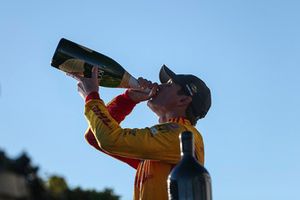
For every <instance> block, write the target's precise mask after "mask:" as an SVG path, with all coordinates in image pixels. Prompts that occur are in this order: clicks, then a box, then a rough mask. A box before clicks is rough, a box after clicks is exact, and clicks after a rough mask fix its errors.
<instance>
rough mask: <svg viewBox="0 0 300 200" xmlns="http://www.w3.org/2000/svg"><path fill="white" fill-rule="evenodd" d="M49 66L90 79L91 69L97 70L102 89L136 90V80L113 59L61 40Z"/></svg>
mask: <svg viewBox="0 0 300 200" xmlns="http://www.w3.org/2000/svg"><path fill="white" fill-rule="evenodd" d="M51 65H52V66H53V67H55V68H57V69H60V70H62V71H64V72H69V73H76V74H79V75H81V76H84V77H91V74H92V68H93V66H96V67H98V68H99V70H98V71H99V74H98V77H99V85H100V86H104V87H119V88H138V82H137V80H136V79H135V78H134V77H133V76H131V75H130V74H129V73H128V72H127V71H126V70H125V69H124V68H123V67H122V66H121V65H120V64H119V63H117V62H116V61H114V60H113V59H111V58H109V57H107V56H105V55H103V54H101V53H98V52H96V51H93V50H91V49H89V48H87V47H84V46H81V45H79V44H76V43H74V42H72V41H70V40H67V39H65V38H62V39H61V40H60V41H59V43H58V45H57V48H56V50H55V52H54V55H53V57H52V61H51Z"/></svg>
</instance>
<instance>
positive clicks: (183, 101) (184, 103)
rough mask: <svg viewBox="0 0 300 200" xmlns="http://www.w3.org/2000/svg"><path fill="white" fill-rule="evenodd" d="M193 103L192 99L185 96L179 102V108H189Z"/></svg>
mask: <svg viewBox="0 0 300 200" xmlns="http://www.w3.org/2000/svg"><path fill="white" fill-rule="evenodd" d="M191 102H192V97H190V96H185V95H183V96H182V97H181V98H180V99H179V102H178V106H180V107H182V106H188V105H189V104H190V103H191Z"/></svg>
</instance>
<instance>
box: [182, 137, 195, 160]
mask: <svg viewBox="0 0 300 200" xmlns="http://www.w3.org/2000/svg"><path fill="white" fill-rule="evenodd" d="M189 134H190V135H189V137H181V157H195V148H194V138H193V135H192V133H191V132H189Z"/></svg>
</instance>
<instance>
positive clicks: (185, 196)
mask: <svg viewBox="0 0 300 200" xmlns="http://www.w3.org/2000/svg"><path fill="white" fill-rule="evenodd" d="M179 137H180V139H181V146H180V147H181V161H180V162H179V163H178V164H177V165H176V166H175V167H174V168H173V170H172V171H171V173H170V175H169V177H168V193H169V200H212V192H211V178H210V175H209V173H208V171H207V170H206V169H205V168H204V167H203V166H202V165H200V164H199V163H198V162H197V160H196V159H195V156H194V138H193V134H192V133H191V132H189V131H185V132H183V133H182V134H181V135H180V136H179Z"/></svg>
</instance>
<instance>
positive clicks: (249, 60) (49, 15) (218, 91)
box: [0, 0, 300, 200]
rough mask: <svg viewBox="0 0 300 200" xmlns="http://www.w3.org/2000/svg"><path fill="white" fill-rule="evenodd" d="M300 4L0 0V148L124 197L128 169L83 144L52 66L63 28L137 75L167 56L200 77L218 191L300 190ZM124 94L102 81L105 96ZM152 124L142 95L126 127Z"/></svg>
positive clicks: (67, 92)
mask: <svg viewBox="0 0 300 200" xmlns="http://www.w3.org/2000/svg"><path fill="white" fill-rule="evenodd" d="M82 2H83V1H82ZM299 10H300V2H299V1H296V0H294V1H293V0H285V1H279V0H272V1H271V0H264V1H259V0H252V1H246V0H228V1H221V0H215V1H201V0H199V1H190V0H188V1H179V0H172V1H171V0H165V1H158V0H152V1H138V0H128V1H116V0H110V1H96V0H95V1H92V0H87V1H84V3H80V2H79V1H54V0H53V1H47V2H46V1H44V2H42V1H33V0H31V1H30V0H29V1H16V0H10V1H2V2H1V6H0V27H1V31H0V58H1V64H0V69H1V71H0V88H1V90H0V92H1V93H0V148H2V149H4V150H5V151H6V152H7V153H8V154H9V155H10V156H17V155H18V154H19V153H20V152H22V151H26V152H28V153H29V154H30V155H31V157H32V158H33V162H34V164H37V165H39V166H40V167H41V175H42V176H44V177H47V176H48V175H51V174H58V175H63V176H64V177H65V178H66V180H67V182H68V183H69V185H71V186H74V187H75V186H78V185H79V186H82V187H84V188H95V189H99V190H101V189H103V188H104V187H112V188H114V189H115V192H116V193H117V194H120V195H121V196H122V197H123V198H122V200H130V199H132V191H133V180H134V170H132V169H131V168H130V167H129V166H127V165H125V164H122V163H119V162H118V161H115V160H113V159H111V158H109V157H107V156H105V155H102V154H100V153H98V152H96V151H95V150H94V149H92V148H91V147H89V146H88V145H87V144H86V142H85V141H84V139H83V133H84V131H85V128H86V126H87V123H86V121H85V119H84V116H83V101H82V100H81V98H80V97H79V95H78V94H77V89H76V82H75V81H74V80H72V79H71V78H69V77H66V76H65V75H64V74H63V73H61V72H59V71H58V70H55V69H54V68H52V67H51V66H50V60H51V57H52V55H53V52H54V50H55V48H56V45H57V43H58V41H59V39H60V38H62V37H65V38H68V39H70V40H73V41H75V42H77V43H80V44H82V45H85V46H87V47H89V48H91V49H94V50H97V51H99V52H101V53H104V54H106V55H108V56H110V57H112V58H114V59H115V60H116V61H118V62H119V63H120V64H121V65H122V66H124V67H125V68H126V69H127V70H128V71H129V72H130V73H131V74H132V75H134V76H136V77H139V76H144V77H145V78H147V79H150V80H152V81H158V72H159V69H160V67H161V65H162V64H166V65H168V66H169V67H170V68H171V69H173V70H174V71H175V72H177V73H187V74H194V75H197V76H199V77H201V78H202V79H203V80H204V81H205V82H206V83H207V85H208V86H209V87H210V88H211V91H212V97H213V104H212V108H211V110H210V112H209V113H208V115H207V117H206V118H205V119H204V120H201V121H199V123H198V125H197V128H198V129H199V130H200V131H201V132H202V134H203V137H204V142H205V151H206V161H205V162H206V164H205V165H206V168H207V169H208V170H209V171H210V173H211V176H212V180H213V196H214V199H222V200H234V199H236V200H241V199H242V200H250V199H251V200H252V199H272V200H279V199H299V197H300V195H299V192H298V189H299V185H300V171H299V169H300V160H299V154H300V147H299V144H298V143H299V141H300V136H299V134H300V123H299V114H300V106H299V102H300V93H299V91H300V78H299V75H300V70H299V67H300V56H299V55H300V27H299V24H300V12H299ZM122 92H123V90H122V89H107V88H101V89H100V93H101V97H102V98H103V99H104V100H105V101H106V102H108V101H109V100H110V99H112V98H113V97H114V96H116V95H117V94H120V93H122ZM155 123H157V117H156V116H155V115H154V114H153V113H152V112H151V111H150V110H149V109H148V108H147V106H146V104H144V103H142V104H140V105H138V106H137V107H136V108H135V110H134V112H133V113H132V114H131V115H130V116H129V117H128V118H127V119H126V120H125V121H124V122H123V123H122V126H123V127H145V126H152V125H153V124H155Z"/></svg>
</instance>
